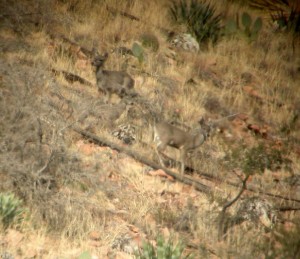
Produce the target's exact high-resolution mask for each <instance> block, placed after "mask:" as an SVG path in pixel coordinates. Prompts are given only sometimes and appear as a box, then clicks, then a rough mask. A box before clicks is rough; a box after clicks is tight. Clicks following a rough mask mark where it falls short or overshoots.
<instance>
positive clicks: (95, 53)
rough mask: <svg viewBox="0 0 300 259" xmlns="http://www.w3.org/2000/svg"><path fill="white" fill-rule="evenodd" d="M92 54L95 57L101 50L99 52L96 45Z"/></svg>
mask: <svg viewBox="0 0 300 259" xmlns="http://www.w3.org/2000/svg"><path fill="white" fill-rule="evenodd" d="M92 55H93V56H94V57H95V56H99V52H98V50H97V49H96V48H95V47H94V48H93V49H92Z"/></svg>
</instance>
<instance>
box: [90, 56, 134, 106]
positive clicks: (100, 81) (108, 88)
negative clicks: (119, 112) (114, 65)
mask: <svg viewBox="0 0 300 259" xmlns="http://www.w3.org/2000/svg"><path fill="white" fill-rule="evenodd" d="M107 57H108V55H107V54H105V55H103V56H100V55H97V56H96V57H95V58H94V60H93V62H92V65H93V66H95V67H96V81H97V87H98V90H99V91H101V92H103V93H104V94H105V101H106V102H108V101H109V100H110V98H111V95H112V94H117V95H118V96H119V97H121V98H123V97H124V96H135V95H136V93H135V91H134V80H133V78H132V77H131V76H130V75H129V74H128V73H126V72H124V71H109V70H104V69H103V67H104V63H105V61H106V59H107Z"/></svg>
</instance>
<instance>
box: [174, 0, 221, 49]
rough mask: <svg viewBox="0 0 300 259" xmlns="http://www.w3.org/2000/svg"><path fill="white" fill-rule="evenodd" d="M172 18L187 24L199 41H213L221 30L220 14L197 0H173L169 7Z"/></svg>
mask: <svg viewBox="0 0 300 259" xmlns="http://www.w3.org/2000/svg"><path fill="white" fill-rule="evenodd" d="M170 13H171V17H172V19H173V20H174V21H175V22H177V23H178V24H184V25H186V26H187V29H188V31H189V33H191V34H192V35H193V36H194V37H195V38H196V39H197V41H198V42H199V43H205V42H207V41H209V40H211V41H212V42H213V43H215V42H216V41H217V40H218V38H219V33H220V30H221V23H220V22H221V16H220V14H216V9H215V8H214V7H213V6H211V5H210V4H208V3H204V2H201V1H197V0H191V1H188V0H181V1H179V2H178V1H173V2H172V4H171V7H170Z"/></svg>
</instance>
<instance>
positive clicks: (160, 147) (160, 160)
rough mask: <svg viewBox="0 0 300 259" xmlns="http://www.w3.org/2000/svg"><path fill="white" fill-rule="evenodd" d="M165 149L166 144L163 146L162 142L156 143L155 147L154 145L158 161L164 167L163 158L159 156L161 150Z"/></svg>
mask: <svg viewBox="0 0 300 259" xmlns="http://www.w3.org/2000/svg"><path fill="white" fill-rule="evenodd" d="M165 149H166V146H165V145H162V144H160V145H157V147H156V149H155V151H156V154H157V156H158V158H159V162H160V164H161V166H163V167H165V163H164V161H163V159H162V158H161V154H162V152H163V151H164V150H165Z"/></svg>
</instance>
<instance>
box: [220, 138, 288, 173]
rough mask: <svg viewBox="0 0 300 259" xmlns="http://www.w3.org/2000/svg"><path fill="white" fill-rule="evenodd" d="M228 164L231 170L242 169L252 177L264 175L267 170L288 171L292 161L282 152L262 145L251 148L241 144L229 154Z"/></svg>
mask: <svg viewBox="0 0 300 259" xmlns="http://www.w3.org/2000/svg"><path fill="white" fill-rule="evenodd" d="M226 163H227V164H228V167H230V169H233V168H240V169H242V170H243V172H244V173H245V174H250V175H252V174H255V173H263V172H264V170H265V169H270V170H276V169H279V168H281V167H282V166H284V167H285V169H287V170H288V169H289V164H290V161H289V160H288V159H286V158H285V157H284V156H283V154H282V152H281V151H279V150H276V149H272V148H268V147H266V146H265V145H264V144H262V143H260V144H258V145H257V146H254V147H251V148H248V147H247V146H245V145H243V144H241V145H240V146H239V147H238V148H235V149H233V150H231V152H229V155H228V156H227V157H226Z"/></svg>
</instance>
